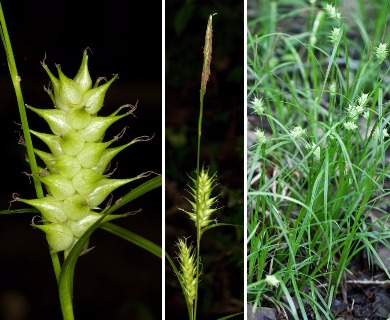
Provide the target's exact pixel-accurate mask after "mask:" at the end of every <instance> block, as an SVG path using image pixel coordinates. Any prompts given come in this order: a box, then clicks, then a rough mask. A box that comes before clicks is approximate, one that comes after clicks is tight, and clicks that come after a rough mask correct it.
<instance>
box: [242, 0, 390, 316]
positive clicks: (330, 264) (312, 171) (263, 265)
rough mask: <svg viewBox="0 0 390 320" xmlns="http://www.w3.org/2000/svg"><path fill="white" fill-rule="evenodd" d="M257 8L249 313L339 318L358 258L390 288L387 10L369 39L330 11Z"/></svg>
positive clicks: (252, 47)
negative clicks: (336, 306)
mask: <svg viewBox="0 0 390 320" xmlns="http://www.w3.org/2000/svg"><path fill="white" fill-rule="evenodd" d="M260 2H261V3H262V5H261V8H262V9H261V10H255V12H257V14H256V15H252V16H251V17H249V21H248V105H249V108H250V110H251V111H252V114H251V115H250V119H252V120H251V123H250V124H248V128H249V133H248V137H249V141H248V180H247V181H248V184H247V190H248V199H247V201H248V206H249V217H248V224H247V227H248V256H247V259H248V285H247V290H248V291H247V294H248V302H250V303H251V308H250V312H253V313H255V312H256V310H257V308H261V307H265V306H272V307H273V308H275V309H276V310H279V312H280V314H281V315H284V316H286V317H287V316H288V317H290V318H293V319H312V317H314V318H315V319H334V318H335V317H336V315H335V314H333V313H332V303H333V301H334V299H335V298H338V299H341V300H342V301H343V303H345V305H346V306H347V305H348V303H349V302H348V296H347V291H346V290H345V289H343V285H344V286H345V283H346V281H347V280H346V279H348V277H350V276H352V277H353V276H354V275H353V270H351V262H352V261H353V260H354V259H356V258H358V257H366V258H365V259H366V261H367V262H366V263H367V265H368V266H369V269H370V270H371V272H375V271H374V270H377V271H376V272H378V270H380V271H379V272H380V273H383V274H384V276H385V277H386V278H387V279H389V278H390V270H389V269H388V267H387V266H386V265H385V263H384V260H383V259H382V258H381V256H380V255H379V253H378V251H377V248H379V247H382V248H387V250H389V247H390V246H389V242H388V240H389V237H390V233H389V229H390V226H389V224H388V222H387V220H388V219H389V212H388V211H386V208H388V204H389V200H388V198H389V194H390V190H389V189H388V181H389V169H390V164H389V161H388V147H389V144H390V139H389V125H390V112H389V102H388V101H389V98H390V91H389V88H390V86H389V80H388V72H389V70H390V69H389V63H388V53H389V50H388V45H387V42H386V38H385V35H386V32H385V31H386V25H387V13H388V7H387V4H386V3H385V2H383V3H382V4H379V3H378V8H376V9H375V10H376V11H375V12H378V15H377V18H378V19H377V20H376V21H374V23H373V24H374V25H375V30H376V33H371V32H370V31H368V29H366V28H367V27H368V24H367V25H366V24H364V22H363V21H364V18H363V17H362V15H359V14H358V13H353V12H352V13H350V14H351V15H352V16H353V18H354V19H346V18H345V16H344V14H346V13H344V12H342V10H341V8H339V7H337V6H335V5H333V4H331V3H326V2H325V3H323V5H322V4H321V8H320V9H317V7H316V5H317V4H316V1H309V2H310V3H309V4H308V3H299V2H297V3H296V4H294V6H293V7H292V8H291V7H285V6H283V4H280V5H279V2H275V1H272V2H266V1H260ZM259 5H260V3H259ZM252 6H253V7H252V8H256V5H255V4H254V3H252ZM349 18H350V17H349ZM294 21H304V22H305V23H302V24H300V25H299V28H298V33H297V29H293V30H291V29H290V27H291V26H293V25H294V24H293V23H292V22H294ZM354 22H356V25H354V24H353V23H354ZM367 23H368V22H367ZM294 26H295V27H296V26H297V24H296V23H295V25H294ZM302 28H303V30H302ZM377 28H380V29H381V30H382V31H381V32H378V31H377V30H378V29H377ZM356 30H358V31H359V32H358V33H357V32H356ZM387 41H388V39H387ZM386 181H387V184H386ZM356 276H357V275H356ZM344 288H345V287H344Z"/></svg>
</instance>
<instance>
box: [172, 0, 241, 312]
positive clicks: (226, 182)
mask: <svg viewBox="0 0 390 320" xmlns="http://www.w3.org/2000/svg"><path fill="white" fill-rule="evenodd" d="M165 10H166V12H165V28H166V30H165V74H166V78H165V79H166V80H165V94H166V106H165V110H166V112H165V117H166V118H165V123H166V134H165V136H166V142H165V146H166V148H165V172H166V177H165V181H166V186H165V187H166V204H165V207H166V224H165V239H166V250H167V252H168V253H169V255H170V256H171V257H172V258H174V260H175V261H176V258H175V257H176V256H177V254H176V252H177V247H175V245H174V244H175V243H176V241H177V239H178V237H188V243H192V244H193V245H194V244H195V242H196V237H195V228H194V222H193V221H192V220H190V219H188V217H187V215H186V214H185V213H183V212H181V211H179V210H178V209H177V208H178V207H179V208H184V209H187V210H190V208H189V207H188V202H186V200H185V198H184V197H185V196H188V193H187V192H186V189H188V187H187V184H188V183H189V180H190V179H189V178H188V175H191V176H193V173H194V171H195V169H196V143H197V127H198V116H199V89H200V79H201V72H202V64H203V46H204V38H205V31H206V26H207V21H208V17H209V15H210V14H212V13H217V14H216V15H215V16H214V17H213V30H214V32H213V34H214V37H213V57H212V62H211V76H210V80H209V82H208V85H207V92H206V96H205V100H204V118H203V127H202V141H201V149H202V150H201V165H202V164H204V165H205V167H206V168H210V173H211V174H212V173H214V172H217V178H218V186H217V187H216V189H215V194H214V195H216V194H218V193H219V194H220V198H219V202H218V206H219V207H221V210H218V212H217V213H216V214H214V215H213V217H214V218H216V219H217V220H218V222H221V223H222V222H224V223H232V224H235V225H238V226H241V227H236V228H234V227H219V228H214V229H212V230H209V231H207V232H206V233H205V234H204V236H203V237H202V242H201V259H202V276H201V282H200V284H199V286H200V289H199V290H200V293H199V303H198V307H199V309H198V318H199V319H217V318H219V317H223V316H227V315H230V314H233V313H237V312H242V311H243V299H244V276H243V264H244V262H243V261H244V253H243V250H244V243H243V242H244V240H243V238H244V236H243V227H242V226H243V221H244V202H243V199H244V191H243V190H244V160H243V155H244V149H243V141H244V140H243V139H244V138H243V137H244V132H243V131H244V114H243V113H244V37H243V35H244V2H242V1H232V0H230V1H219V0H212V1H196V2H195V1H178V0H167V1H166V8H165ZM176 262H177V261H176ZM165 274H166V276H165V277H166V284H165V290H166V293H165V299H166V319H186V318H188V313H187V309H186V305H185V301H184V297H183V295H182V291H181V288H180V286H179V283H178V280H177V278H176V277H175V276H174V274H173V270H172V267H171V266H170V264H169V263H168V262H166V272H165ZM236 318H241V319H243V315H241V316H239V317H236Z"/></svg>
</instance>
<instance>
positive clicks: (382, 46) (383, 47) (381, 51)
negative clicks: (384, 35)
mask: <svg viewBox="0 0 390 320" xmlns="http://www.w3.org/2000/svg"><path fill="white" fill-rule="evenodd" d="M388 55H389V49H388V48H387V43H380V42H379V44H378V46H377V47H376V48H375V56H376V58H377V60H378V62H379V63H382V62H383V61H384V60H385V59H386V58H387V56H388Z"/></svg>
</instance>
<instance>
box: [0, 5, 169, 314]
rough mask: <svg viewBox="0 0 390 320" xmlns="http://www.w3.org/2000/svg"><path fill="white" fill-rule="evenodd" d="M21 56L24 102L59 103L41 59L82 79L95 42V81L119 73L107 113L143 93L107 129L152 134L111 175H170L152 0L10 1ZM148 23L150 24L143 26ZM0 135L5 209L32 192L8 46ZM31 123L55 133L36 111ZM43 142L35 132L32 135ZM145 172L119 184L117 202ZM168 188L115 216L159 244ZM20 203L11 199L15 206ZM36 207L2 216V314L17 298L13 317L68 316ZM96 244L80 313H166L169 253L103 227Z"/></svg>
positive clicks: (157, 14) (84, 261) (84, 268)
mask: <svg viewBox="0 0 390 320" xmlns="http://www.w3.org/2000/svg"><path fill="white" fill-rule="evenodd" d="M2 6H3V10H4V14H5V18H6V22H7V26H8V31H9V34H10V38H11V42H12V45H13V50H14V54H15V58H16V63H17V67H18V71H19V74H20V76H21V78H22V82H21V86H22V90H23V94H24V100H25V103H27V104H29V105H32V106H34V107H37V108H51V107H52V102H51V100H50V98H49V96H48V95H47V93H46V92H45V91H44V90H43V86H44V85H45V86H47V85H48V83H49V78H48V76H47V74H46V72H45V71H44V70H43V68H42V66H41V63H40V62H41V61H43V60H44V58H45V56H46V63H47V65H48V66H49V68H50V69H51V70H52V71H53V72H54V71H55V64H56V63H58V64H60V65H61V68H62V70H63V72H64V73H65V74H66V75H67V76H68V77H71V78H72V77H74V76H75V74H76V72H77V70H78V68H79V66H80V64H81V59H82V53H83V50H84V49H85V48H87V47H89V48H90V53H89V58H90V59H89V67H90V72H91V76H92V79H93V81H95V80H96V79H97V78H98V77H102V76H103V77H107V78H110V77H111V76H112V74H114V73H118V74H119V80H117V81H115V82H114V83H113V84H112V86H111V87H110V89H109V90H108V92H107V95H106V99H105V105H104V107H103V109H102V111H101V114H104V115H107V114H110V113H111V112H113V111H114V110H116V109H117V108H118V107H119V106H121V105H123V104H126V103H131V104H135V103H136V102H137V101H138V108H137V110H136V111H135V116H136V117H128V118H125V119H123V120H121V121H118V123H116V124H115V125H113V126H112V127H111V128H110V129H109V131H108V132H107V135H106V137H111V136H113V135H116V134H117V133H118V132H119V131H120V130H122V129H123V127H125V126H128V130H127V131H126V134H125V136H124V137H123V138H122V140H121V142H124V141H130V140H131V139H133V138H135V137H137V136H141V135H149V136H153V135H154V138H153V139H152V140H151V141H149V142H143V143H138V144H135V145H133V146H131V147H129V148H128V149H126V150H125V151H123V152H122V153H121V154H120V155H119V156H117V157H116V158H115V159H114V160H115V163H113V167H115V164H116V162H117V163H118V166H117V170H116V172H115V174H114V175H113V177H117V178H125V177H133V176H135V175H137V174H139V173H141V172H144V171H147V170H152V171H154V172H156V173H162V165H161V159H162V146H161V141H162V126H161V121H162V120H161V119H162V99H161V96H162V92H161V84H162V78H161V77H162V76H161V68H162V65H161V52H162V49H161V46H162V41H161V35H160V33H159V32H156V33H154V34H153V36H152V37H151V36H150V34H149V33H148V31H147V30H150V29H152V30H161V24H162V19H161V17H162V14H161V13H162V8H159V7H155V8H153V10H150V4H148V3H146V2H123V1H117V0H113V1H110V2H103V3H99V5H96V4H95V3H94V4H91V5H90V6H86V5H80V3H79V2H76V1H56V2H55V3H53V2H52V1H47V0H42V1H39V3H37V2H32V1H26V0H19V1H2ZM146 23H147V24H148V28H149V29H148V28H145V24H146ZM0 87H1V91H0V134H1V137H2V140H1V141H2V160H1V163H2V168H3V169H2V181H3V183H2V184H1V186H0V195H1V197H0V208H1V209H7V208H8V207H9V205H10V201H11V200H12V194H13V193H14V192H15V193H18V194H20V195H21V196H23V197H25V198H29V197H31V198H32V197H34V190H33V185H32V184H31V183H30V182H29V178H28V177H27V176H26V174H25V173H24V172H28V173H29V166H28V164H27V162H26V161H25V148H24V147H23V146H21V145H18V140H19V132H21V128H20V127H19V125H18V124H17V123H19V114H18V111H17V104H16V98H15V94H14V90H13V87H12V83H11V81H10V76H9V71H8V66H7V63H6V60H5V55H4V51H3V50H0ZM29 116H30V118H29V124H30V127H31V128H33V129H36V130H38V131H42V132H49V128H48V126H47V125H46V124H45V123H44V122H43V121H42V120H41V119H39V118H38V117H37V116H36V115H35V114H33V113H32V112H30V113H29ZM34 141H37V140H34ZM144 181H146V180H142V181H141V180H140V181H135V182H133V183H131V184H129V185H128V186H125V187H122V188H120V189H118V190H117V191H116V192H115V194H114V201H115V199H118V198H119V197H120V196H121V195H122V194H125V193H126V192H127V191H129V190H130V189H132V188H135V187H136V186H138V185H139V184H140V183H141V182H144ZM161 202H162V192H161V188H160V189H157V190H154V191H152V192H150V193H148V194H147V195H145V196H143V197H141V198H139V199H137V200H136V201H134V202H133V203H132V205H131V206H129V207H127V208H126V210H128V211H135V210H138V209H142V212H140V213H138V214H136V215H133V216H129V217H127V218H126V219H122V220H118V221H116V222H115V223H117V224H119V225H121V226H123V227H125V228H128V229H129V230H131V231H133V232H136V233H138V234H140V235H141V236H143V237H145V238H147V239H149V240H151V241H153V242H155V243H156V244H159V245H161V239H162V234H161V224H162V217H161ZM20 207H21V205H19V204H16V203H15V204H13V205H12V208H20ZM31 219H32V215H29V214H26V215H11V216H1V217H0V257H1V258H0V275H1V276H0V318H1V319H6V313H7V312H9V309H10V306H15V308H16V310H18V314H19V318H14V319H31V320H32V319H39V320H40V319H53V320H57V319H61V313H60V312H61V311H60V306H59V300H58V294H57V286H56V282H55V277H54V272H53V270H52V265H51V260H50V256H49V251H48V246H47V243H46V239H45V236H44V234H43V232H41V231H39V230H34V229H33V228H32V227H31V226H30V222H31ZM90 246H93V247H95V249H94V250H92V252H90V253H89V254H87V255H85V256H83V257H81V258H80V260H79V262H78V264H77V267H76V273H75V281H74V284H75V288H74V305H75V315H76V318H77V319H105V320H106V319H118V320H119V319H141V318H142V319H158V318H159V317H160V315H161V309H162V306H161V292H162V287H161V283H162V279H161V267H160V266H161V261H160V260H159V259H158V258H156V257H155V256H153V255H151V254H150V253H148V252H145V251H144V250H142V249H140V248H138V247H136V246H133V245H130V244H129V243H127V242H126V241H124V240H121V239H119V238H116V237H115V236H113V235H110V234H108V233H106V232H104V231H102V230H97V231H96V233H95V234H94V235H93V236H92V238H91V240H90Z"/></svg>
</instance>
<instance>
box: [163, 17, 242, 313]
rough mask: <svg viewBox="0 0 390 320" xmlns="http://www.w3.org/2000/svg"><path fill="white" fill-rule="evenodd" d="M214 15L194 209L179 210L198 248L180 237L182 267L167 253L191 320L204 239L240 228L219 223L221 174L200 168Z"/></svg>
mask: <svg viewBox="0 0 390 320" xmlns="http://www.w3.org/2000/svg"><path fill="white" fill-rule="evenodd" d="M213 16H214V14H212V15H210V16H209V19H208V23H207V28H206V34H205V44H204V47H203V69H202V75H201V82H200V106H199V118H198V128H197V158H196V170H195V176H194V177H190V183H189V186H188V187H189V190H187V191H188V194H189V196H188V198H186V199H187V201H188V203H189V207H190V209H183V208H178V209H179V210H180V211H182V212H184V213H185V214H186V216H187V217H188V218H189V219H190V220H191V222H192V223H193V224H194V227H195V230H196V231H195V240H194V244H193V243H191V242H190V237H179V238H178V239H177V242H176V248H177V252H176V253H177V256H176V259H177V261H178V266H177V265H176V263H175V262H174V260H173V259H172V258H171V257H170V256H169V254H168V253H166V257H167V259H168V261H169V263H170V264H171V266H172V268H173V270H174V273H175V275H176V277H177V279H178V281H179V283H180V286H181V289H182V292H183V298H184V299H185V302H186V306H187V310H188V319H190V320H196V319H197V318H199V316H198V314H199V313H198V309H199V306H198V301H199V282H200V281H201V278H202V277H201V275H202V268H203V265H202V262H201V239H202V236H203V234H204V233H205V232H206V231H208V230H210V229H213V228H216V227H220V226H234V227H237V226H236V225H232V224H227V223H219V222H217V221H216V220H215V219H214V217H213V214H214V213H215V212H216V211H217V210H219V209H220V208H218V207H217V201H218V197H219V196H218V195H215V194H214V189H215V187H216V185H217V174H216V173H214V174H211V173H210V172H209V169H206V168H205V166H204V165H203V166H201V165H200V149H201V134H202V120H203V111H204V106H203V102H204V96H205V94H206V87H207V82H208V80H209V76H210V63H211V58H212V37H213V28H212V19H213ZM237 315H242V313H237V314H232V315H229V316H226V317H224V318H221V319H228V318H232V317H235V316H237Z"/></svg>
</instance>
